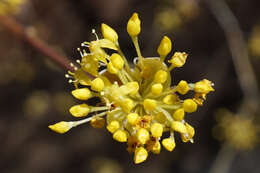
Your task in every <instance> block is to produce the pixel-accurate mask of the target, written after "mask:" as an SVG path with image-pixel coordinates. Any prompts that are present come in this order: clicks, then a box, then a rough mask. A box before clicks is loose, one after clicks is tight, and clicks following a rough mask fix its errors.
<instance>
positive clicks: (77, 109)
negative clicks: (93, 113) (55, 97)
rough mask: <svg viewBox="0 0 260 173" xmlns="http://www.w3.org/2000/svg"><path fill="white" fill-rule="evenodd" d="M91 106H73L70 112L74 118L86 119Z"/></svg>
mask: <svg viewBox="0 0 260 173" xmlns="http://www.w3.org/2000/svg"><path fill="white" fill-rule="evenodd" d="M89 110H90V109H89V106H88V105H87V104H80V105H75V106H72V107H71V108H70V109H69V111H70V113H71V114H72V115H73V116H74V117H84V116H87V115H88V113H89Z"/></svg>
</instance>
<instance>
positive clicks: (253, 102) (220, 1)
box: [206, 0, 259, 114]
mask: <svg viewBox="0 0 260 173" xmlns="http://www.w3.org/2000/svg"><path fill="white" fill-rule="evenodd" d="M206 2H207V3H208V6H209V8H210V9H211V11H212V13H213V15H214V16H215V18H216V19H217V21H218V23H219V25H220V26H221V27H222V29H223V31H224V33H225V36H226V39H227V42H228V45H229V48H230V52H231V55H232V60H233V63H234V66H235V70H236V73H237V76H238V78H239V82H240V86H241V89H242V92H243V94H244V103H245V105H244V106H250V109H251V110H252V114H253V113H255V111H256V110H257V107H258V98H259V90H258V86H257V80H256V77H255V74H254V71H253V68H252V65H251V63H250V61H249V56H248V50H247V46H246V44H245V41H244V38H243V33H242V31H241V29H240V26H239V23H238V21H237V19H236V17H235V16H234V14H233V13H232V11H231V10H230V8H229V7H228V5H227V4H226V3H225V0H206Z"/></svg>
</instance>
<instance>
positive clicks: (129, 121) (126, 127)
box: [49, 13, 214, 164]
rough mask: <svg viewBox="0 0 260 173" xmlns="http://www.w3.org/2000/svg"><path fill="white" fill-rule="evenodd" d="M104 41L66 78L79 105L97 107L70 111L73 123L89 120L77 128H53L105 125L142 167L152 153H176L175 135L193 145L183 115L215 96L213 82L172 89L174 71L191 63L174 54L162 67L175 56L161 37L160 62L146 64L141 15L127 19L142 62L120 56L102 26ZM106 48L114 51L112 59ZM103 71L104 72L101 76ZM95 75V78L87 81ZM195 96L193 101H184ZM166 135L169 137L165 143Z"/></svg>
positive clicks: (59, 126) (114, 41)
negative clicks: (95, 99) (140, 36)
mask: <svg viewBox="0 0 260 173" xmlns="http://www.w3.org/2000/svg"><path fill="white" fill-rule="evenodd" d="M101 31H102V35H103V37H104V38H103V39H98V37H97V35H96V33H95V32H94V31H93V33H94V34H95V35H96V37H97V40H95V41H91V42H84V43H82V47H87V48H88V49H89V51H88V52H87V50H85V49H83V50H80V49H79V51H80V54H81V57H82V59H81V60H78V61H77V62H78V63H79V65H80V66H78V67H76V66H75V65H73V66H74V68H75V71H74V72H68V73H69V74H67V75H66V77H67V78H71V79H70V81H69V82H71V83H74V85H75V88H76V89H75V90H73V91H72V95H73V96H74V97H75V98H77V99H79V100H88V99H89V98H93V97H98V98H99V99H100V101H101V103H99V104H98V106H95V105H87V104H85V103H83V104H79V105H75V106H73V107H71V108H70V110H69V111H70V113H71V114H72V116H74V117H85V116H88V117H87V118H86V119H83V120H80V121H73V122H67V123H65V122H63V121H62V122H60V123H57V124H54V125H50V126H49V128H50V129H52V130H54V131H56V132H58V133H65V132H67V131H68V130H70V129H71V128H72V127H75V126H78V125H79V124H82V123H86V122H89V121H90V124H91V125H92V126H93V127H97V128H101V127H103V126H104V125H105V119H104V118H103V117H104V116H106V128H107V130H108V131H109V132H110V133H111V134H112V136H113V139H114V140H116V141H118V142H126V143H127V150H128V152H129V153H134V162H135V163H136V164H138V163H141V162H143V161H145V160H146V159H147V156H148V153H149V152H152V153H154V154H159V153H160V151H161V145H162V146H163V147H164V148H165V149H166V150H168V151H173V150H174V148H175V139H174V133H179V134H180V135H181V138H182V141H183V142H188V141H190V142H193V136H194V134H195V131H194V128H193V127H192V126H191V125H190V124H189V123H187V122H186V121H185V114H186V113H192V112H195V111H196V110H197V107H198V106H200V105H202V103H203V101H204V100H205V97H206V94H208V93H209V92H211V91H214V89H213V88H212V85H213V84H212V83H211V82H210V81H209V80H206V79H204V80H202V81H199V82H197V83H195V84H193V83H187V82H186V81H184V80H182V81H180V82H179V83H178V84H177V85H176V86H171V74H170V72H171V70H172V69H174V68H179V67H182V66H183V65H184V64H185V62H186V59H187V56H188V55H187V54H186V53H184V52H175V53H174V54H173V56H172V57H171V58H170V60H169V61H168V62H169V64H170V66H169V67H168V66H167V65H166V63H165V62H164V59H165V58H166V56H167V55H168V54H169V53H170V52H171V49H172V45H171V44H172V43H171V40H170V39H169V38H168V37H166V36H165V37H163V39H162V41H161V43H160V45H159V47H158V49H157V52H158V54H159V56H160V57H154V58H144V57H143V56H142V55H141V52H140V48H139V45H138V34H139V33H140V31H141V21H140V19H139V17H138V14H137V13H134V14H133V16H132V17H131V18H130V19H129V21H128V24H127V32H128V34H129V35H130V37H131V38H132V41H133V43H134V46H135V48H136V51H137V55H138V58H136V59H135V60H134V64H133V65H132V64H129V63H128V62H127V60H126V58H125V56H124V54H123V53H122V51H121V50H120V47H119V43H118V35H117V33H116V32H115V31H114V30H113V29H112V28H111V27H109V26H108V25H106V24H102V25H101ZM104 48H106V49H112V50H114V51H115V53H113V54H112V55H109V54H107V53H106V52H105V50H104ZM100 70H101V71H100ZM89 74H91V75H92V77H90V76H89ZM188 92H193V93H194V97H193V98H190V99H184V100H182V99H181V98H182V97H183V95H185V94H186V93H188ZM90 114H91V115H92V116H89V115H90ZM163 133H166V134H168V137H166V138H164V139H162V135H163Z"/></svg>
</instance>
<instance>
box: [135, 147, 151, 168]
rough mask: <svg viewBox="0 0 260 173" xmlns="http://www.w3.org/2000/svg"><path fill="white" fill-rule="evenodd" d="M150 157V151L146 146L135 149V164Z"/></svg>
mask: <svg viewBox="0 0 260 173" xmlns="http://www.w3.org/2000/svg"><path fill="white" fill-rule="evenodd" d="M147 157H148V152H147V151H146V149H144V147H139V148H136V149H135V155H134V162H135V164H138V163H142V162H144V161H145V160H146V159H147Z"/></svg>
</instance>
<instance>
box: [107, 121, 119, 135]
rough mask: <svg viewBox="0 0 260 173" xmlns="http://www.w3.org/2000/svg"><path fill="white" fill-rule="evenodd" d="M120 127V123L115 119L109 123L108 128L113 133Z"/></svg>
mask: <svg viewBox="0 0 260 173" xmlns="http://www.w3.org/2000/svg"><path fill="white" fill-rule="evenodd" d="M119 127H120V124H119V122H118V121H116V120H114V121H111V122H110V123H109V124H108V125H107V130H108V131H109V132H111V133H114V132H115V131H117V130H118V129H119Z"/></svg>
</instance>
